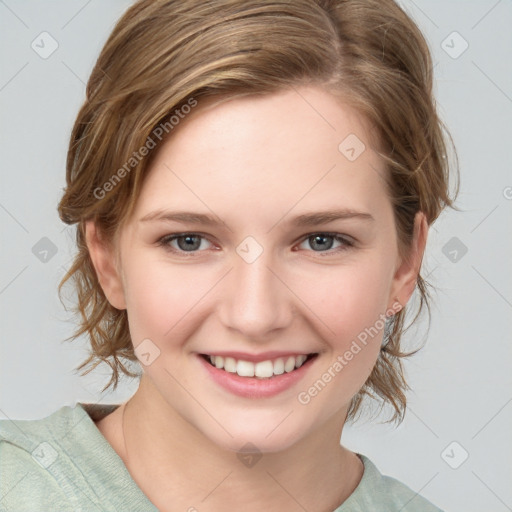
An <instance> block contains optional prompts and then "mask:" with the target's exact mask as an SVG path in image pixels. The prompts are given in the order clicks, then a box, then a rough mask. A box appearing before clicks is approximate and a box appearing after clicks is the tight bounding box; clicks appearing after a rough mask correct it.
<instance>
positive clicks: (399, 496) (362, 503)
mask: <svg viewBox="0 0 512 512" xmlns="http://www.w3.org/2000/svg"><path fill="white" fill-rule="evenodd" d="M357 455H358V456H359V457H360V458H361V460H362V461H363V464H364V473H363V477H362V479H361V481H360V482H359V485H358V486H357V487H356V489H355V490H354V492H353V493H352V494H351V495H350V496H349V498H348V499H347V500H346V501H345V502H344V503H343V504H342V505H341V506H340V507H339V508H337V509H336V511H335V512H365V511H368V510H379V512H398V511H400V512H442V510H441V509H439V508H438V507H436V506H435V505H434V504H432V503H431V502H430V501H428V500H427V499H425V498H423V497H422V496H420V495H419V494H418V492H416V491H413V490H412V489H411V488H410V487H408V486H407V485H405V484H404V483H402V482H400V481H399V480H397V479H396V478H393V477H390V476H386V475H383V474H382V473H381V472H380V471H379V470H378V468H377V466H375V464H374V463H373V462H372V461H371V460H370V459H369V458H368V457H366V456H365V455H362V454H357Z"/></svg>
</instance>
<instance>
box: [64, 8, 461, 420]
mask: <svg viewBox="0 0 512 512" xmlns="http://www.w3.org/2000/svg"><path fill="white" fill-rule="evenodd" d="M302 85H315V86H320V87H323V88H324V89H325V90H327V91H328V92H330V93H332V94H334V95H337V96H338V97H339V98H340V99H341V100H342V101H344V102H346V103H347V104H349V105H351V106H352V107H355V108H356V109H357V110H358V112H359V113H360V114H361V115H362V116H363V117H364V118H365V119H366V120H367V121H368V122H369V123H370V124H371V126H372V127H373V128H374V129H375V130H376V133H377V134H378V138H379V144H378V145H379V148H378V149H377V148H372V149H374V150H375V151H377V152H378V153H379V155H380V156H381V157H382V159H383V160H384V162H385V164H386V167H387V180H388V183H387V184H388V192H389V196H390V199H391V202H392V205H393V209H394V217H395V224H396V229H397V235H398V245H399V252H400V255H401V256H402V257H404V258H407V256H408V254H409V253H408V249H409V248H410V247H411V242H412V237H413V231H414V217H415V214H416V212H418V211H422V212H423V213H425V215H426V217H427V221H428V224H429V225H431V224H432V223H433V222H434V221H435V220H436V218H437V217H438V216H439V214H440V212H441V211H442V209H443V208H445V207H446V206H450V207H452V208H455V206H454V204H453V201H454V197H455V196H456V194H457V192H458V187H459V186H458V180H457V184H456V191H455V194H454V196H453V197H452V196H451V193H450V190H449V169H450V168H451V167H452V166H451V164H450V165H449V163H448V158H447V151H446V148H447V144H446V142H447V141H448V139H449V140H450V142H451V143H452V147H453V141H452V139H451V137H450V135H449V133H448V131H447V130H446V128H445V126H444V124H443V123H442V121H441V120H440V118H439V116H438V113H437V108H436V103H435V99H434V94H433V68H432V59H431V55H430V51H429V48H428V45H427V43H426V41H425V39H424V37H423V35H422V34H421V32H420V30H419V29H418V27H417V26H416V25H415V23H414V22H413V21H412V20H411V19H410V18H409V17H408V16H407V14H406V13H405V12H404V11H403V10H402V9H401V8H400V7H399V6H398V5H397V4H396V3H395V2H394V1H393V0H210V1H204V0H140V1H137V2H135V3H134V4H133V5H132V6H131V7H130V8H129V9H128V10H127V11H126V13H125V14H124V15H123V16H122V18H121V19H120V20H119V21H118V23H117V24H116V26H115V28H114V30H113V32H112V33H111V35H110V37H109V38H108V40H107V42H106V44H105V45H104V47H103V50H102V51H101V53H100V55H99V58H98V60H97V62H96V65H95V67H94V69H93V71H92V73H91V76H90V78H89V81H88V83H87V88H86V99H85V101H84V104H83V105H82V107H81V109H80V111H79V113H78V116H77V119H76V122H75V124H74V127H73V130H72V134H71V140H70V144H69V151H68V155H67V168H66V184H67V185H66V188H65V191H64V194H63V197H62V199H61V201H60V203H59V206H58V211H59V215H60V218H61V219H62V221H63V222H65V223H67V224H74V223H77V232H76V242H77V248H78V252H77V254H76V257H75V259H74V262H73V264H72V266H71V267H70V269H69V270H68V272H67V274H66V275H65V276H64V278H63V279H62V281H61V283H60V284H59V295H60V294H61V291H62V287H63V285H64V284H65V283H66V282H67V281H68V280H72V283H73V285H74V288H75V290H76V293H77V302H76V303H75V304H74V305H73V310H74V311H75V312H76V313H78V315H79V318H80V321H79V327H78V328H77V330H76V331H75V332H74V334H73V336H71V337H70V338H68V339H67V340H70V339H75V338H78V337H79V336H81V335H84V334H85V335H87V336H88V338H89V340H90V346H91V351H90V355H89V357H88V358H87V360H86V361H84V362H83V363H82V364H81V365H80V366H79V367H78V368H77V369H78V370H81V369H83V368H85V367H88V366H89V368H88V369H87V370H86V371H84V372H83V373H82V375H84V374H86V373H89V372H90V371H91V370H93V369H94V368H96V366H98V364H100V363H101V362H105V363H107V364H108V365H109V366H110V367H111V369H112V376H111V379H110V382H109V383H108V384H107V385H106V386H105V388H103V391H104V390H105V389H107V388H108V387H110V386H111V385H112V384H113V389H116V386H117V384H118V380H119V372H120V371H122V372H123V373H125V374H126V375H128V376H131V377H136V376H137V374H136V373H133V372H131V371H130V370H129V369H128V368H127V367H126V366H125V365H124V364H123V361H122V360H123V359H125V360H129V361H133V362H134V361H137V357H136V356H135V354H134V349H133V345H132V341H131V338H130V332H129V328H128V317H127V312H126V310H118V309H115V308H114V307H113V306H112V305H111V304H110V303H109V302H108V300H107V299H106V297H105V295H104V293H103V291H102V288H101V286H100V284H99V282H98V278H97V275H96V272H95V270H94V267H93V264H92V261H91V258H90V255H89V252H88V249H87V245H86V242H85V222H86V221H87V220H91V219H92V220H94V221H95V222H96V225H97V227H98V230H99V232H100V233H101V235H102V237H103V238H104V240H105V241H107V242H112V243H115V240H116V237H117V235H118V234H119V231H120V229H121V228H122V226H123V223H124V222H125V221H126V219H128V218H129V216H130V214H131V213H132V212H133V208H134V205H135V203H136V201H137V198H138V197H139V194H140V190H141V187H142V185H143V183H144V179H145V176H146V175H147V170H148V167H149V166H150V164H151V161H152V158H153V157H154V155H155V153H156V149H153V150H151V151H149V152H145V151H144V153H148V154H145V155H144V156H143V157H142V158H141V153H142V152H143V151H141V148H142V147H143V146H144V145H147V141H148V137H151V135H152V133H154V130H155V128H157V127H158V126H162V123H166V122H167V125H166V126H167V127H168V129H167V131H168V133H169V135H166V136H172V127H171V126H170V125H169V122H168V119H169V116H170V115H171V114H173V113H176V111H178V113H179V112H186V111H187V110H186V109H185V106H186V105H187V104H189V105H190V101H191V99H193V100H194V101H197V102H198V103H199V104H201V100H202V99H203V100H206V98H213V99H214V100H215V98H216V97H217V98H218V99H219V100H223V99H228V98H234V97H240V96H244V95H253V94H271V93H273V92H277V91H281V90H284V89H289V88H294V87H298V86H302ZM153 138H154V137H153ZM164 140H165V138H164V137H163V138H162V141H164ZM162 141H158V146H159V145H161V144H162ZM453 149H454V151H453V153H452V154H453V156H454V163H455V167H456V170H457V173H458V162H457V155H456V151H455V148H453ZM127 162H129V165H128V166H127ZM123 166H124V169H125V172H122V171H120V169H121V168H123ZM114 175H117V178H120V179H117V178H116V181H115V183H114V184H113V185H112V183H113V178H114ZM121 178H122V179H121ZM108 182H109V183H111V185H112V186H105V184H106V183H108ZM455 209H456V208H455ZM429 286H430V285H429V283H427V281H426V280H425V279H424V278H423V277H422V276H421V275H418V279H417V288H416V291H417V292H418V294H419V299H420V301H419V305H418V310H417V313H416V315H415V316H414V318H413V320H412V321H411V324H410V325H412V324H413V323H415V322H416V320H417V319H418V317H419V315H420V313H421V311H422V310H423V309H424V306H426V307H427V309H428V313H429V319H430V305H429V300H430V299H431V297H430V294H429V290H428V287H429ZM405 315H406V308H403V309H402V310H401V311H400V312H399V313H397V314H396V315H395V316H394V317H392V320H391V323H390V324H389V325H388V326H387V329H386V333H385V339H384V343H383V346H382V349H381V351H380V355H379V357H378V360H377V362H376V365H375V367H374V368H373V371H372V373H371V375H370V376H369V378H368V379H367V381H366V383H365V384H364V386H363V387H362V388H361V390H360V391H359V392H358V394H357V395H356V396H354V397H353V399H352V401H351V404H350V408H349V412H348V416H347V419H354V418H355V417H356V413H357V412H358V411H359V409H360V406H361V405H362V399H363V397H364V396H365V395H368V396H371V397H374V398H377V399H380V402H381V404H382V405H384V404H385V403H386V402H387V403H388V404H390V405H391V406H392V407H393V409H394V413H393V417H392V418H391V420H390V421H393V420H398V421H399V422H400V421H402V420H403V416H404V414H405V409H406V396H405V392H406V390H407V389H408V385H407V382H406V380H405V377H404V371H403V366H402V362H401V359H402V358H404V357H407V356H409V355H411V354H414V353H416V352H417V351H418V350H419V348H418V349H416V350H414V351H412V352H403V351H402V349H401V346H400V340H401V338H402V335H403V333H404V332H405V330H406V328H405V326H404V318H405ZM67 340H66V341H67ZM420 348H421V347H420Z"/></svg>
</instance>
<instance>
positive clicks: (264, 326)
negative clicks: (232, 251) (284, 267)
mask: <svg viewBox="0 0 512 512" xmlns="http://www.w3.org/2000/svg"><path fill="white" fill-rule="evenodd" d="M270 269H272V271H271V270H270ZM274 273H276V270H275V269H273V268H272V261H271V258H270V255H269V254H266V253H265V251H263V253H262V254H261V255H260V256H259V257H258V258H257V259H256V260H255V261H246V260H245V259H244V258H243V257H242V256H239V255H235V258H234V268H233V271H232V272H230V274H231V276H230V280H229V282H228V284H227V285H228V287H229V290H227V293H226V295H225V299H224V303H223V304H222V307H221V311H222V315H221V316H222V321H223V323H224V324H225V325H226V327H230V328H233V329H236V330H238V331H240V332H242V333H243V334H244V335H245V336H247V337H263V336H265V335H266V334H267V333H268V332H270V331H273V330H275V329H278V328H283V327H286V325H288V323H289V322H290V320H291V318H292V316H293V315H292V309H293V304H292V301H291V294H290V293H289V291H288V290H287V289H286V287H285V286H284V285H283V283H282V282H281V281H280V280H279V279H278V278H277V277H276V276H275V275H274Z"/></svg>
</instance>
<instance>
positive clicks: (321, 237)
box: [299, 233, 354, 252]
mask: <svg viewBox="0 0 512 512" xmlns="http://www.w3.org/2000/svg"><path fill="white" fill-rule="evenodd" d="M304 244H309V246H310V247H311V248H312V249H313V251H314V252H327V251H331V250H332V249H333V247H334V250H332V251H331V252H338V251H340V250H341V251H344V250H347V249H348V248H350V247H353V245H354V242H353V241H352V240H350V239H349V238H348V237H345V236H342V235H340V234H339V233H314V234H312V235H309V236H308V237H307V238H306V239H305V240H303V241H302V242H301V244H300V245H299V248H301V249H304V248H305V247H302V246H303V245H304ZM335 244H338V245H337V246H336V245H335Z"/></svg>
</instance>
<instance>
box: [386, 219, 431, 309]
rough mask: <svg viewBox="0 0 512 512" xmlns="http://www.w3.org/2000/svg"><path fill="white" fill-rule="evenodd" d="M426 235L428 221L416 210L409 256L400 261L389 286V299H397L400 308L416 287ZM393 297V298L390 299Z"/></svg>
mask: <svg viewBox="0 0 512 512" xmlns="http://www.w3.org/2000/svg"><path fill="white" fill-rule="evenodd" d="M427 236H428V222H427V219H426V216H425V214H424V213H423V212H418V213H416V216H415V218H414V237H413V242H412V247H411V250H410V253H409V257H408V259H407V260H404V261H402V262H401V264H400V266H399V267H398V269H397V270H396V273H395V276H394V278H393V285H392V287H391V293H390V300H394V301H395V302H397V301H398V302H399V303H400V304H401V307H402V308H403V307H404V306H405V304H407V302H408V301H409V299H410V298H411V296H412V294H413V292H414V289H415V288H416V283H417V279H418V274H419V272H420V270H421V263H422V261H423V255H424V253H425V247H426V244H427ZM393 297H394V299H391V298H393ZM389 307H391V306H389Z"/></svg>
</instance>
